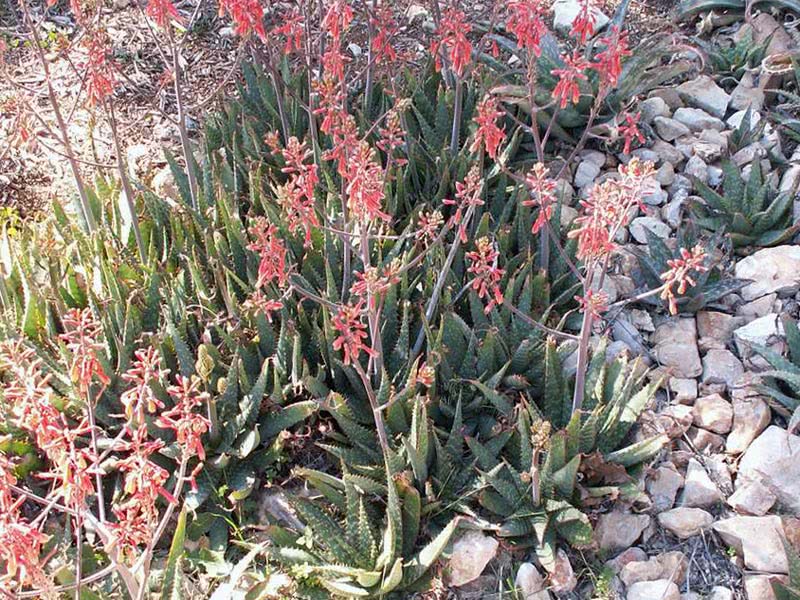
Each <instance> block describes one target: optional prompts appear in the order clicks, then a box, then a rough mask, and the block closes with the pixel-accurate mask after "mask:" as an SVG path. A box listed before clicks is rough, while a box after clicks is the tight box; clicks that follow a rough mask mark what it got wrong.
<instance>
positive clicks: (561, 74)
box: [551, 51, 590, 108]
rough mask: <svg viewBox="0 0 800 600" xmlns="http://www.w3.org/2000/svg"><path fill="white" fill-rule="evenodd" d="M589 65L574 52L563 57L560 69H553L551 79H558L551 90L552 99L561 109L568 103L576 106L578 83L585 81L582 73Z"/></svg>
mask: <svg viewBox="0 0 800 600" xmlns="http://www.w3.org/2000/svg"><path fill="white" fill-rule="evenodd" d="M589 66H590V63H589V61H588V60H586V58H584V57H583V55H582V54H580V53H578V52H577V51H575V52H574V53H573V54H572V55H567V56H565V57H564V66H563V67H562V68H560V69H553V70H552V71H551V73H552V74H553V77H556V78H557V79H558V83H556V87H555V88H554V89H553V97H554V98H555V99H556V101H557V102H558V104H559V106H560V107H561V108H566V107H567V104H569V103H570V102H571V103H572V104H577V103H578V100H580V97H581V88H580V85H579V83H578V82H579V81H586V79H587V76H586V73H585V72H584V71H586V69H588V68H589Z"/></svg>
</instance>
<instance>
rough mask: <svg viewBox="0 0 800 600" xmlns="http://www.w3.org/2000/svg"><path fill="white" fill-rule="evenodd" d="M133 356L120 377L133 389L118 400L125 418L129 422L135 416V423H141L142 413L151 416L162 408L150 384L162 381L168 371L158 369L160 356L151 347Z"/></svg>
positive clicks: (142, 419) (162, 405)
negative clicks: (147, 413)
mask: <svg viewBox="0 0 800 600" xmlns="http://www.w3.org/2000/svg"><path fill="white" fill-rule="evenodd" d="M133 355H134V356H135V360H134V361H133V363H132V364H131V366H130V368H128V370H127V371H126V372H125V373H124V374H123V375H122V379H123V381H127V382H128V383H132V384H133V387H132V388H131V389H129V390H127V391H125V392H123V393H122V395H121V396H120V398H119V399H120V402H122V404H123V405H124V406H125V417H126V418H127V419H129V420H130V419H131V418H133V416H134V414H135V415H136V422H138V423H143V422H144V411H147V412H149V413H150V414H152V413H154V412H156V409H157V408H164V403H163V402H161V400H159V399H158V398H156V395H155V393H153V388H151V387H150V384H151V383H152V382H154V381H160V380H162V379H163V378H164V377H165V376H166V375H167V374H168V373H169V369H161V368H160V367H161V356H160V355H159V352H158V350H157V349H156V348H155V347H153V346H149V347H148V348H146V349H144V350H136V351H135V352H134V353H133Z"/></svg>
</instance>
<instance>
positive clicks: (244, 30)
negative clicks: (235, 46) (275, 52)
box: [219, 0, 267, 41]
mask: <svg viewBox="0 0 800 600" xmlns="http://www.w3.org/2000/svg"><path fill="white" fill-rule="evenodd" d="M219 13H220V17H221V16H222V15H224V14H225V13H228V14H229V15H230V16H231V20H232V21H233V27H234V31H235V32H236V35H241V36H242V37H248V36H249V35H251V34H252V33H255V34H256V35H257V36H258V37H259V38H261V39H262V40H263V41H266V39H267V32H266V31H265V30H264V9H263V7H262V6H261V1H260V0H219Z"/></svg>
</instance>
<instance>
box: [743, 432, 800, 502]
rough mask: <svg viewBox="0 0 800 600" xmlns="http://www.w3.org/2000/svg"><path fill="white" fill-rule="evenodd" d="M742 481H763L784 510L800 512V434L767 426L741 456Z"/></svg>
mask: <svg viewBox="0 0 800 600" xmlns="http://www.w3.org/2000/svg"><path fill="white" fill-rule="evenodd" d="M740 480H742V482H744V481H746V480H760V481H761V482H762V483H763V484H764V485H766V486H767V487H768V488H769V489H770V490H771V491H772V492H773V493H774V494H775V496H777V498H778V503H779V504H780V505H781V506H782V507H783V508H784V509H786V510H788V511H791V512H792V514H794V515H800V437H798V436H796V435H791V434H790V433H789V432H787V431H786V430H785V429H782V428H780V427H777V426H775V425H772V426H770V427H767V428H766V429H765V430H764V432H763V433H762V434H761V435H759V436H758V437H757V438H756V439H755V440H753V443H752V444H750V447H749V448H748V449H747V451H746V452H745V453H744V456H742V460H741V462H740V463H739V477H738V478H737V480H736V481H737V485H738V484H739V481H740Z"/></svg>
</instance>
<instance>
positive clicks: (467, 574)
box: [0, 0, 800, 600]
mask: <svg viewBox="0 0 800 600" xmlns="http://www.w3.org/2000/svg"><path fill="white" fill-rule="evenodd" d="M672 4H673V3H672V2H670V1H668V0H650V1H648V2H640V1H637V0H633V1H632V4H631V13H632V17H631V19H632V20H631V27H632V29H633V30H634V32H635V33H636V35H646V34H649V33H652V32H654V31H675V32H678V30H677V29H675V28H674V26H673V25H671V24H670V22H669V19H668V12H669V10H670V8H671V5H672ZM178 6H179V9H180V10H181V12H182V14H183V15H184V16H185V17H186V19H187V20H190V19H192V15H195V21H196V23H198V24H200V25H202V28H201V29H200V33H199V34H198V35H197V36H196V37H194V36H193V39H192V41H191V43H190V44H189V45H188V46H187V56H188V59H187V60H188V61H189V65H190V68H189V69H188V72H189V73H190V78H189V82H188V84H187V91H188V96H189V100H188V102H189V106H190V110H189V113H190V116H192V117H193V120H192V123H193V124H195V125H196V123H197V121H196V120H194V119H199V117H200V114H201V112H202V111H205V110H208V109H209V108H210V107H211V106H213V102H214V98H215V97H214V96H213V93H214V92H215V91H217V88H218V87H219V85H218V84H219V82H220V81H225V80H226V77H227V76H228V74H231V75H232V76H233V75H235V74H236V61H235V55H236V48H237V46H238V42H237V41H236V39H235V38H233V37H232V36H231V32H230V30H226V29H225V24H224V23H222V22H220V21H219V20H218V19H217V18H216V17H215V15H214V12H215V11H214V10H212V9H210V8H203V7H202V6H201V7H200V8H199V9H198V5H197V4H195V3H193V2H190V1H189V0H184V1H183V2H181V3H179V5H178ZM414 6H418V5H411V4H410V3H408V2H402V3H397V5H396V7H395V8H396V10H397V12H398V15H399V17H400V18H402V19H404V21H403V23H404V25H403V42H402V43H403V44H404V45H405V46H406V47H407V48H409V49H413V48H414V47H415V44H420V43H421V42H420V39H421V33H420V31H421V24H420V21H422V20H423V19H424V10H425V9H424V7H421V6H420V7H418V8H419V9H421V10H422V11H423V12H419V11H417V13H416V14H417V15H418V16H417V17H413V18H409V14H410V11H411V12H413V11H414V9H413V7H414ZM488 6H489V5H488V4H483V5H472V8H471V10H473V11H476V13H477V14H480V13H482V12H486V11H487V10H488ZM613 8H614V3H613V2H608V3H607V4H606V12H609V13H610V12H611V11H612V10H613ZM196 9H198V10H196ZM137 14H138V11H137V9H135V8H134V7H133V6H131V5H130V4H129V2H128V0H118V6H117V9H116V10H114V11H113V12H112V13H110V14H109V28H114V30H115V31H116V32H117V33H118V34H119V36H120V38H121V39H124V44H122V45H125V47H130V48H133V50H131V53H130V55H129V56H128V59H127V60H126V62H125V63H124V70H125V72H126V75H127V76H128V77H129V79H126V80H125V82H124V83H123V84H122V87H121V91H120V98H119V103H120V109H119V113H120V121H121V123H122V127H123V130H124V137H125V139H126V145H127V146H128V159H129V163H130V167H131V170H132V171H133V172H134V174H135V175H136V178H137V179H138V180H140V181H142V182H144V183H145V184H150V185H152V186H153V187H154V188H155V189H156V191H158V192H160V193H169V191H170V185H171V182H170V181H169V177H168V175H166V173H167V172H166V171H165V170H164V169H163V167H164V162H163V158H162V157H161V154H160V151H159V150H158V148H159V147H160V146H162V145H164V144H167V145H169V144H175V143H176V131H175V128H174V126H173V125H171V124H170V123H169V122H168V120H167V119H166V118H165V116H164V115H165V113H166V114H171V112H172V111H174V101H173V98H172V96H171V92H170V91H169V90H167V89H163V88H162V87H158V84H157V83H156V84H153V83H152V82H153V81H157V78H154V77H153V74H154V73H160V72H161V69H162V68H163V66H162V65H161V64H160V62H159V58H158V53H157V49H156V47H155V45H154V44H153V43H152V41H150V40H149V39H148V38H145V37H141V36H140V34H139V33H137V32H136V28H135V27H133V25H132V23H134V22H135V18H136V15H137ZM777 16H778V19H776V18H774V17H773V16H772V15H770V14H768V13H763V14H754V18H753V20H752V21H751V22H750V23H743V22H741V21H735V22H733V23H731V22H730V20H726V19H719V18H717V16H714V15H712V17H710V18H706V19H703V20H702V21H701V22H702V28H703V30H704V36H705V39H708V37H709V34H711V35H713V36H714V37H715V38H717V39H721V40H729V39H740V38H741V37H743V35H744V34H745V32H746V31H747V30H749V31H750V32H751V33H752V34H753V37H754V38H755V39H756V40H762V41H763V40H766V39H768V38H769V36H770V35H771V36H772V37H771V41H770V47H769V50H768V54H769V55H781V53H784V52H786V51H787V50H796V48H797V44H796V41H795V40H796V38H797V37H798V36H797V35H796V31H795V30H794V29H793V28H792V23H793V22H794V21H792V20H791V19H788V18H785V17H782V16H781V15H777ZM0 18H2V19H3V22H2V29H0V31H1V32H2V33H3V34H6V35H12V36H13V32H14V28H15V23H14V21H13V19H12V18H11V17H10V15H9V14H8V12H7V11H6V13H3V12H2V11H0ZM55 25H56V28H57V29H59V28H60V29H63V30H64V31H65V32H69V31H70V28H71V27H72V25H71V24H70V22H69V21H68V20H67V21H60V22H56V23H55ZM688 27H689V29H684V30H683V34H687V33H691V27H692V26H691V25H689V26H688ZM676 35H677V33H676ZM16 60H17V63H16V64H15V66H14V68H15V69H16V73H17V74H18V75H19V76H20V77H24V76H27V75H26V74H31V73H35V72H36V71H35V69H33V67H32V63H31V60H32V57H30V56H29V55H27V54H26V53H25V52H21V53H19V55H18V56H17V58H16ZM714 75H715V74H714V73H710V74H694V75H692V76H691V77H689V78H687V79H686V81H681V82H676V85H675V86H671V87H665V88H663V89H658V90H654V91H652V92H651V93H650V94H649V95H648V96H647V97H646V98H643V99H641V102H640V103H639V110H641V114H642V123H643V130H644V131H645V133H646V136H647V141H646V143H645V144H644V145H643V146H642V147H641V148H639V149H637V150H635V151H634V152H633V154H634V155H635V156H639V157H640V158H642V159H646V160H652V161H654V162H655V163H656V165H657V167H658V174H657V181H658V187H657V188H656V189H655V190H654V191H653V193H651V194H650V195H649V196H648V198H647V202H646V207H645V209H644V210H642V211H641V212H640V213H639V214H637V216H636V217H635V218H634V219H633V220H632V222H631V224H630V227H629V228H628V230H627V231H625V232H624V234H623V236H622V239H621V240H620V242H621V243H622V245H623V246H622V250H621V252H620V253H619V256H618V260H617V261H616V262H615V264H614V265H612V269H611V272H610V276H609V277H608V278H607V284H606V291H607V292H608V293H609V295H610V296H611V301H612V302H613V301H614V300H615V299H617V298H624V297H627V296H628V295H630V294H631V293H632V292H633V291H634V290H636V289H637V287H638V286H639V283H638V282H637V278H638V274H637V261H636V260H635V255H636V253H637V252H641V251H643V250H645V249H646V243H647V240H648V232H650V233H651V234H654V235H656V236H658V237H659V238H662V239H663V240H664V241H665V243H666V244H667V245H668V246H673V247H674V245H675V244H676V243H677V241H676V235H677V231H678V229H679V228H682V227H683V226H685V225H686V224H687V222H689V221H690V220H691V219H690V218H689V216H688V215H689V213H688V207H689V206H690V205H691V204H693V203H695V202H697V201H698V200H699V198H698V196H697V191H698V190H697V186H696V184H695V181H696V180H699V181H703V182H705V183H708V184H709V185H710V186H712V187H717V186H719V185H720V183H721V180H722V176H723V173H722V163H721V160H722V159H723V158H730V159H731V160H733V162H734V163H735V164H736V165H737V166H738V167H739V168H740V169H741V170H742V171H743V172H744V173H745V174H746V173H747V172H749V171H750V170H751V169H752V168H753V164H755V163H759V164H760V165H761V167H762V168H763V170H764V172H765V173H766V174H768V177H769V178H771V179H772V180H773V183H774V185H775V187H776V188H779V189H782V190H787V191H788V190H794V189H795V186H797V183H798V181H800V152H797V151H795V150H794V149H793V147H792V144H791V141H790V140H789V139H788V138H786V137H783V136H782V135H781V132H780V131H779V130H778V128H777V127H776V126H775V125H774V123H768V124H767V125H766V126H765V127H764V128H763V130H762V129H754V131H756V132H757V135H754V139H752V140H751V141H750V143H748V144H746V145H744V146H742V147H736V145H735V143H734V140H733V139H732V138H734V137H735V134H734V132H735V130H736V129H737V128H738V126H739V124H740V123H741V121H742V119H743V117H744V114H745V111H746V110H747V109H748V108H749V109H751V110H752V111H753V112H752V117H753V126H754V127H756V122H757V121H758V120H760V119H764V120H765V122H767V120H769V117H770V116H771V115H772V114H773V111H774V104H775V102H776V100H775V98H774V94H773V93H772V92H770V90H771V89H773V88H775V87H779V86H780V85H783V84H784V83H785V82H781V81H776V80H775V78H774V77H772V76H768V73H765V72H764V71H763V70H762V68H761V66H760V65H753V66H752V68H749V69H747V70H745V72H744V74H743V75H742V76H741V78H740V80H738V81H736V80H731V79H730V78H727V79H725V78H723V79H720V78H718V77H714ZM30 77H32V78H33V79H32V80H31V81H30V82H29V85H32V86H41V83H42V82H41V81H40V80H38V79H35V75H30ZM57 79H58V80H59V81H62V82H63V85H62V88H61V91H62V92H63V93H65V94H66V93H68V92H67V88H68V85H67V84H68V80H69V73H67V72H63V73H57ZM0 85H2V84H0ZM154 85H155V86H156V87H153V86H154ZM226 87H227V86H225V85H223V86H222V88H221V89H223V90H224V89H225V88H226ZM0 94H2V89H0ZM72 100H73V101H74V98H73V99H72ZM3 117H4V115H2V114H0V133H2V132H3V130H2V127H3V126H4V125H5V126H8V123H7V122H6V123H4V122H3ZM73 118H74V121H73V122H72V125H73V126H74V127H75V128H76V130H78V129H80V130H83V128H85V127H86V126H87V124H89V116H88V114H87V113H85V112H84V111H82V110H81V109H80V107H78V108H77V109H76V110H75V111H74V117H73ZM103 127H104V126H103V125H102V124H97V125H96V127H95V130H96V132H97V135H95V136H90V139H86V143H85V144H83V145H82V146H81V147H80V151H81V153H82V154H81V156H82V157H83V158H84V159H86V160H91V161H93V162H98V163H106V162H109V161H110V160H112V159H113V155H112V152H111V148H110V145H109V144H108V135H107V132H106V131H105V130H104V129H103ZM195 129H196V128H195ZM6 133H7V132H6ZM195 133H197V132H196V131H195ZM621 160H625V157H623V156H617V155H614V154H613V153H606V152H601V151H598V150H586V151H584V152H583V153H582V154H581V156H580V160H579V162H578V163H577V165H576V168H575V170H574V172H573V173H572V175H571V180H570V182H568V183H569V184H570V185H571V186H572V187H573V191H574V192H575V193H574V194H573V195H572V199H573V200H572V205H571V206H567V207H565V208H564V210H563V215H562V218H563V220H564V224H565V225H568V224H569V223H570V222H571V220H572V219H574V218H575V217H576V216H577V214H578V213H577V209H576V205H577V199H578V198H580V197H581V196H582V195H583V194H585V193H586V192H587V191H588V189H589V188H590V186H591V185H592V184H594V183H596V182H597V181H601V180H602V179H603V178H604V177H609V176H613V173H615V172H616V168H617V166H618V164H619V162H620V161H621ZM54 169H55V170H54ZM62 172H64V165H63V162H62V161H61V160H60V158H59V157H58V156H57V155H56V154H53V153H52V152H48V151H46V149H43V148H42V147H37V148H32V149H28V150H26V149H22V150H19V149H14V151H13V152H12V151H6V150H4V149H2V148H0V201H2V202H3V203H5V204H7V205H11V206H14V207H15V208H16V209H18V210H19V211H20V212H21V213H23V214H32V215H35V213H36V212H37V211H38V210H41V209H42V207H44V206H46V205H47V201H48V200H49V199H50V198H52V197H54V196H60V195H63V194H66V193H69V191H68V187H61V185H60V184H61V182H65V183H64V186H67V185H68V177H66V175H64V176H62V175H61V173H62ZM54 173H55V174H54ZM796 204H797V203H796ZM797 214H798V213H797V211H796V212H795V220H797V218H798V217H797ZM746 254H747V255H743V256H740V255H735V254H733V253H730V252H725V251H724V250H720V252H719V258H720V268H721V269H722V271H723V273H724V277H725V278H731V277H736V278H740V279H742V280H747V282H746V283H747V284H746V285H745V286H744V287H742V288H741V289H739V290H738V291H736V292H732V293H729V294H727V295H726V296H724V297H722V298H720V299H719V300H717V301H715V302H713V303H711V304H710V305H707V306H705V307H703V308H702V309H701V310H699V311H697V312H696V313H687V314H683V315H679V316H674V317H671V316H668V313H667V312H666V311H665V310H664V307H663V306H660V305H655V306H652V305H651V306H646V305H642V306H639V307H635V305H630V306H629V307H626V308H625V309H624V310H622V311H621V312H620V314H619V315H617V316H616V318H615V320H614V321H613V322H612V323H610V324H609V326H608V327H607V331H608V332H610V333H611V336H612V340H613V343H612V344H610V347H609V352H610V353H611V354H618V353H620V352H626V353H628V354H630V355H631V356H637V355H638V356H641V357H642V359H643V360H644V361H645V362H646V364H647V365H648V366H650V367H651V368H652V370H651V372H650V375H649V376H650V377H654V378H656V377H657V378H662V377H663V378H664V379H665V381H666V386H665V389H664V391H663V392H662V393H661V394H660V396H659V399H658V403H657V405H656V406H654V407H652V409H651V410H650V411H648V412H647V413H646V415H645V417H644V419H643V422H642V425H641V431H640V435H642V436H644V435H648V434H650V433H652V432H653V431H667V432H669V433H670V434H671V436H672V437H673V442H672V443H671V445H670V447H669V448H668V449H666V450H665V451H664V452H663V453H662V455H661V456H660V457H659V458H658V460H656V461H655V462H654V463H653V464H652V465H651V466H650V467H649V468H648V469H647V470H646V472H645V473H643V475H642V478H641V481H640V482H639V487H640V489H641V494H640V495H639V496H638V497H637V498H636V500H635V501H631V502H630V503H627V504H626V503H624V502H621V501H618V502H615V503H613V504H611V505H608V506H604V507H602V508H601V509H598V510H597V512H596V514H595V515H594V518H595V520H596V530H597V541H596V547H594V548H587V549H585V550H582V551H574V552H572V553H570V554H566V553H563V552H562V553H561V554H560V555H559V559H558V564H559V571H558V573H557V574H556V575H555V576H553V575H551V576H550V577H549V578H547V579H545V578H544V577H543V575H542V574H541V573H540V572H539V570H538V569H537V567H536V566H535V565H534V564H533V563H532V562H528V563H523V565H522V566H521V567H520V568H518V569H517V565H518V564H519V561H518V560H517V558H518V556H515V560H513V561H512V559H511V554H510V552H509V549H507V548H505V547H504V546H503V545H502V544H498V542H497V541H496V540H494V539H493V538H490V537H488V536H486V535H484V534H482V533H479V532H470V533H467V534H464V536H463V537H462V538H460V539H459V540H458V541H457V542H456V544H455V546H454V549H453V556H452V558H451V559H450V565H449V568H448V573H449V582H450V584H451V585H450V589H449V590H437V591H436V592H435V596H431V597H437V598H442V597H447V596H449V597H453V598H463V599H467V598H476V599H477V598H501V597H502V598H507V597H513V596H510V595H509V590H511V589H514V588H516V593H517V594H518V597H520V598H523V597H524V598H526V599H527V600H545V599H548V598H553V597H554V596H555V597H559V598H571V599H578V598H598V599H612V598H625V599H627V600H658V599H661V600H699V599H702V598H704V599H706V600H728V599H734V598H736V599H745V598H746V599H749V600H771V599H772V598H774V596H773V595H772V591H771V588H770V584H769V582H770V580H772V579H785V578H786V574H787V570H788V565H787V559H786V555H785V553H784V551H783V544H782V539H783V538H786V539H788V540H789V541H790V542H792V543H795V542H800V520H799V519H798V517H800V436H797V435H795V434H794V432H793V431H790V430H791V429H793V428H792V427H790V425H789V423H790V418H791V414H790V413H789V412H788V411H787V410H786V409H785V408H784V407H782V406H781V405H780V404H778V403H776V402H775V401H773V400H772V399H771V398H770V397H768V396H765V395H764V394H763V393H762V392H761V391H760V388H759V387H758V384H759V382H760V377H761V376H760V373H763V372H764V371H765V370H766V369H767V368H768V365H767V364H766V363H765V362H764V360H763V359H761V358H760V357H759V356H758V355H757V354H755V353H754V352H753V350H752V347H753V345H754V344H757V345H762V346H768V347H770V348H772V349H773V350H775V351H777V352H785V350H786V332H785V330H784V325H783V323H782V322H781V320H780V319H779V317H782V316H787V315H788V316H790V317H794V318H796V317H797V316H798V312H800V304H799V303H798V302H799V301H800V295H799V294H798V292H800V246H797V245H790V244H785V245H781V246H778V247H774V248H765V249H759V250H757V251H752V252H748V253H746ZM599 333H600V332H598V334H599Z"/></svg>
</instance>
